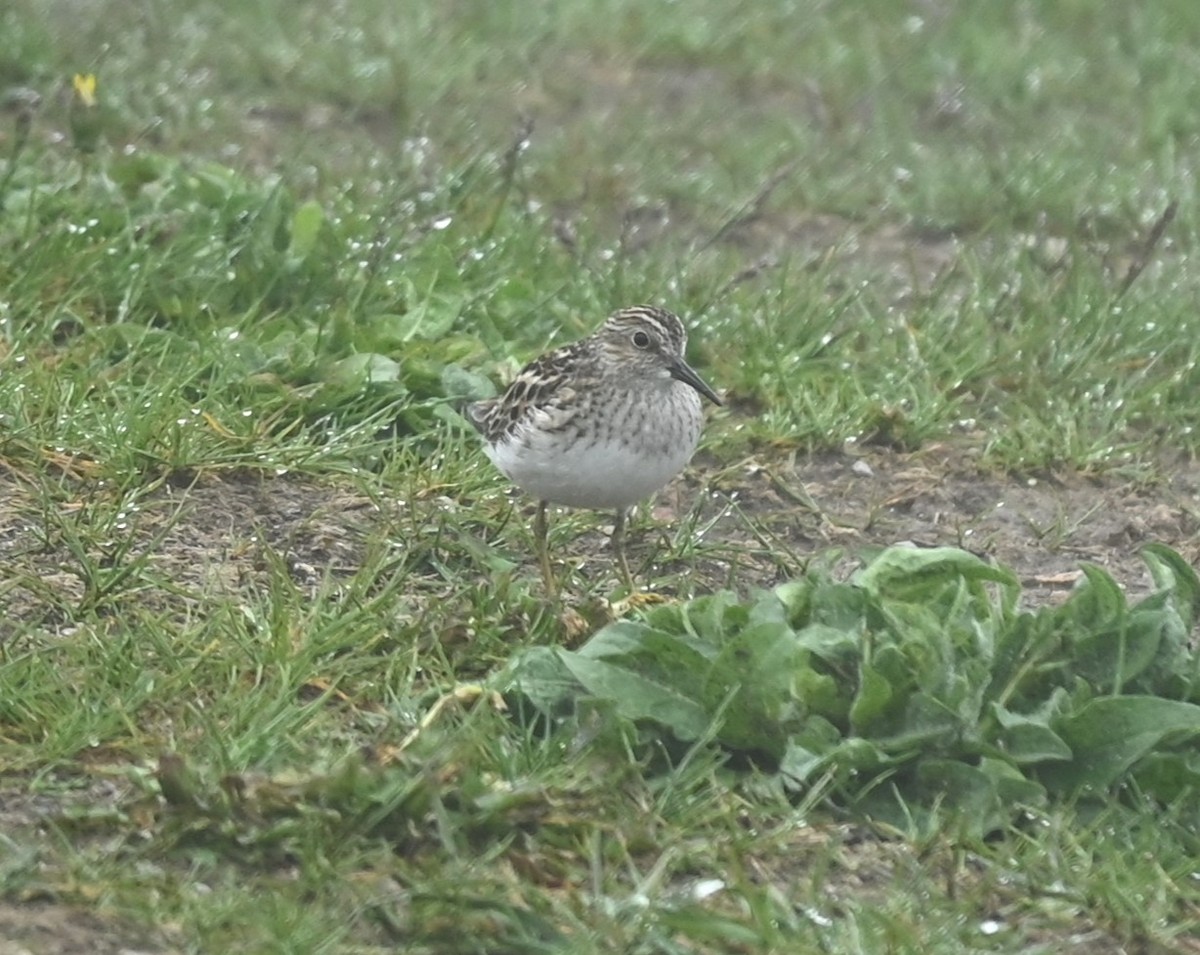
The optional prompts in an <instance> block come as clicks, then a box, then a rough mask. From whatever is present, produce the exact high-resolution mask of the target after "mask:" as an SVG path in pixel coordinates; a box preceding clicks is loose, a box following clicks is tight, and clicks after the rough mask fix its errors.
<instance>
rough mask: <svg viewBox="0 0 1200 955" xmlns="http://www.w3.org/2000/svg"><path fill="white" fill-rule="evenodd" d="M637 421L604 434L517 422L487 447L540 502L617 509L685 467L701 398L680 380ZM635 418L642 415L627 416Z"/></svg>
mask: <svg viewBox="0 0 1200 955" xmlns="http://www.w3.org/2000/svg"><path fill="white" fill-rule="evenodd" d="M680 388H686V389H687V390H686V392H684V391H676V392H675V393H673V394H672V395H671V396H670V399H673V400H670V399H668V400H667V401H666V402H664V405H666V407H662V406H660V407H659V409H658V414H655V415H650V416H649V417H647V418H646V420H645V421H642V422H640V423H639V426H638V427H636V428H631V427H630V423H631V421H630V418H629V417H626V418H624V419H623V420H622V422H621V425H622V426H621V427H617V428H615V429H613V430H610V431H608V432H607V433H593V434H590V435H585V434H582V433H578V432H575V431H574V430H572V429H567V430H564V431H558V432H545V431H540V430H537V429H536V428H523V429H519V430H518V431H517V432H516V433H515V434H513V435H512V436H510V437H509V438H508V439H507V440H505V441H502V442H499V443H497V444H495V445H493V446H491V447H489V448H488V449H487V453H488V457H490V458H491V459H492V462H493V463H494V464H495V465H496V467H497V468H499V469H500V471H502V472H503V473H504V474H505V475H506V476H507V477H508V478H509V480H511V481H512V482H513V483H514V484H516V485H517V486H518V487H519V488H521V489H522V490H523V491H525V492H526V493H527V494H530V495H532V496H534V497H536V498H537V499H538V500H541V501H549V502H551V503H552V504H563V505H566V506H568V507H589V508H595V509H598V510H621V509H623V508H626V507H629V506H631V505H633V504H636V503H637V502H638V501H641V500H644V499H645V498H647V497H649V496H650V495H651V494H653V493H654V492H655V491H657V490H658V489H659V488H661V487H663V485H665V484H666V483H667V482H668V481H670V480H671V479H672V478H673V477H675V475H677V474H678V473H679V472H680V471H682V470H683V468H684V466H685V465H686V464H687V463H688V461H689V460H690V459H691V457H692V453H693V452H694V451H695V450H696V444H697V442H698V441H699V440H700V425H701V421H702V414H701V411H700V402H699V397H698V396H696V394H695V392H694V391H692V390H691V389H690V388H687V386H685V385H681V386H680ZM631 417H633V418H640V417H641V416H640V415H635V416H631Z"/></svg>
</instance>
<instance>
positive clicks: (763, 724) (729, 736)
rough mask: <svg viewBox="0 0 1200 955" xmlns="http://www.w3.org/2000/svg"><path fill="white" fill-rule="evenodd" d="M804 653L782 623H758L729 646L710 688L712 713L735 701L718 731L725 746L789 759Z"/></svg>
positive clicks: (707, 688) (714, 671)
mask: <svg viewBox="0 0 1200 955" xmlns="http://www.w3.org/2000/svg"><path fill="white" fill-rule="evenodd" d="M799 654H800V650H799V648H798V647H797V646H796V638H795V635H794V634H793V632H792V630H791V628H790V627H788V626H787V625H786V624H785V623H783V622H781V621H775V622H762V623H758V624H752V625H751V626H748V627H746V628H745V629H744V630H742V631H741V632H740V633H737V634H735V635H734V636H733V637H731V638H730V639H729V640H728V641H727V642H726V644H725V646H724V647H723V648H722V650H721V653H720V655H719V656H718V657H717V659H716V660H715V661H713V663H712V666H711V669H710V671H709V676H708V680H707V682H706V685H705V688H704V696H705V702H706V704H707V707H706V708H707V709H708V710H709V711H710V712H714V711H715V709H716V707H718V706H720V705H721V704H722V703H723V701H724V700H726V699H729V703H728V705H727V706H725V709H724V711H723V713H722V721H721V726H720V729H719V730H718V738H719V739H720V740H721V742H722V743H724V744H725V745H726V746H730V747H732V748H735V749H750V750H759V751H762V752H765V753H770V754H771V755H773V756H776V757H778V756H781V755H782V754H783V751H784V747H785V746H786V743H787V739H786V736H785V727H784V721H785V719H786V717H787V716H788V715H789V704H790V703H791V700H792V676H793V672H794V671H795V668H796V663H797V660H798V658H799ZM730 694H732V697H731V698H730Z"/></svg>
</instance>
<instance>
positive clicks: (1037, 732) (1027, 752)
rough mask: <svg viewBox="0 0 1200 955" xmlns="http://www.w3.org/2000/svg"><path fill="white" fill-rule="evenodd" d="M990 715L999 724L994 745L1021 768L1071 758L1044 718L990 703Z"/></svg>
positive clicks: (1047, 720) (1064, 745) (1065, 745)
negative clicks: (1021, 766) (1031, 764)
mask: <svg viewBox="0 0 1200 955" xmlns="http://www.w3.org/2000/svg"><path fill="white" fill-rule="evenodd" d="M991 712H992V715H993V716H995V718H996V722H997V724H998V725H999V732H998V733H997V736H996V739H995V744H996V745H997V746H998V747H999V748H1000V750H1001V751H1002V752H1004V753H1005V755H1007V756H1008V757H1009V758H1011V759H1012V761H1013V762H1014V763H1017V764H1018V765H1025V764H1029V763H1044V762H1047V761H1049V760H1058V759H1070V758H1071V747H1069V746H1068V745H1067V744H1066V743H1064V742H1063V740H1062V737H1060V736H1059V735H1058V734H1057V733H1055V732H1054V730H1052V729H1050V725H1049V722H1050V721H1049V717H1048V716H1044V717H1041V718H1038V717H1034V716H1025V715H1023V714H1021V713H1013V712H1012V711H1010V710H1008V709H1006V708H1005V707H1003V706H1001V705H1000V704H999V703H993V704H992V706H991Z"/></svg>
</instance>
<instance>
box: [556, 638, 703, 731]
mask: <svg viewBox="0 0 1200 955" xmlns="http://www.w3.org/2000/svg"><path fill="white" fill-rule="evenodd" d="M560 656H561V659H562V661H563V664H564V665H565V666H566V668H567V669H568V670H569V671H570V672H571V675H572V676H574V677H575V679H576V680H578V681H579V682H580V684H582V686H583V687H584V688H585V689H586V690H587V691H588V693H590V694H591V695H592V696H593V697H595V698H597V699H600V700H604V701H606V702H608V703H611V704H612V705H613V707H614V708H615V709H616V711H617V712H618V713H619V714H621V715H622V716H624V717H625V718H626V719H631V720H644V719H647V720H654V721H655V722H657V723H659V724H661V725H662V726H664V727H666V728H667V729H669V730H670V731H671V732H672V733H674V734H675V735H676V736H677V737H679V738H680V739H682V740H693V739H696V738H698V737H700V736H702V735H703V734H704V732H705V731H706V730H707V729H708V728H709V727H710V726H711V724H712V720H713V717H714V715H715V714H712V713H709V712H707V711H706V710H705V709H704V707H703V706H701V705H700V704H699V703H698V702H697V701H696V700H695V699H693V698H689V697H687V696H684V695H683V694H682V693H680V692H679V690H678V688H676V687H675V686H672V685H671V684H670V683H667V682H663V681H659V680H654V679H651V678H650V677H647V676H644V675H642V674H641V673H639V672H637V671H636V670H634V669H630V668H629V667H628V666H622V665H618V664H613V663H609V662H607V661H605V660H602V659H597V658H594V657H587V656H583V655H581V654H579V653H573V652H571V651H570V650H562V651H560Z"/></svg>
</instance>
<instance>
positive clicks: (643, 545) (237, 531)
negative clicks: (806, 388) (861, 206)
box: [0, 445, 1200, 638]
mask: <svg viewBox="0 0 1200 955" xmlns="http://www.w3.org/2000/svg"><path fill="white" fill-rule="evenodd" d="M480 466H481V467H487V464H486V462H484V461H482V460H481V463H480ZM1170 470H1171V472H1172V473H1171V476H1170V478H1169V479H1164V480H1160V481H1158V482H1154V483H1129V482H1126V481H1122V480H1120V479H1118V478H1113V477H1089V476H1084V475H1075V474H1049V475H1043V476H1041V477H1039V478H1036V479H1034V478H1025V479H1019V478H1011V477H1003V476H989V475H986V474H980V473H978V472H977V471H975V470H973V469H972V468H971V466H970V464H969V462H968V461H966V460H965V459H964V458H963V457H962V455H960V454H958V453H957V452H956V451H954V450H953V449H951V448H949V447H945V446H940V445H934V446H931V447H929V448H927V449H925V450H922V451H920V452H915V453H910V454H900V453H895V452H886V451H867V452H865V453H861V454H855V455H854V456H851V455H848V454H828V455H823V456H819V457H815V458H803V457H801V458H797V459H795V460H790V459H774V460H772V459H770V458H768V457H761V456H754V457H749V458H747V459H745V460H744V461H742V462H740V463H738V464H735V465H729V466H726V467H725V468H723V469H720V470H712V469H709V468H706V467H705V465H704V463H703V462H701V463H700V464H698V465H697V466H696V467H694V468H693V469H692V471H690V472H689V474H688V475H687V476H686V477H685V478H684V479H683V480H682V481H681V482H679V483H678V484H677V485H676V486H675V487H673V488H670V489H668V490H667V491H666V492H664V494H663V495H661V497H660V504H659V505H658V506H656V507H655V508H654V510H653V517H654V518H655V519H656V520H654V521H652V522H651V524H658V525H659V526H660V527H661V528H662V529H663V531H664V532H666V531H669V530H670V526H671V524H672V523H673V521H674V519H675V518H676V515H677V514H682V513H684V512H686V510H687V509H688V508H691V507H696V508H698V511H699V513H698V515H697V517H698V519H697V521H696V523H697V525H698V526H700V525H709V524H711V526H710V527H709V528H708V530H707V531H706V533H705V540H706V542H707V543H708V544H712V545H718V546H716V547H715V548H714V549H712V550H706V551H704V552H703V554H704V556H703V557H702V558H701V559H700V561H699V562H698V566H696V567H691V568H688V571H689V578H690V579H691V580H692V581H693V584H692V586H693V587H694V589H695V590H696V591H697V592H699V591H703V590H712V589H717V588H719V587H723V586H727V585H729V584H730V583H732V585H733V586H735V587H737V588H738V589H743V590H744V589H749V588H751V587H769V586H772V585H774V584H776V583H779V582H780V581H781V580H783V579H787V578H788V577H790V576H794V575H796V574H798V573H800V572H801V571H802V570H803V567H804V566H805V564H806V563H807V561H808V559H809V558H810V557H811V556H812V555H813V554H815V553H820V552H823V551H826V550H828V549H829V548H831V547H837V548H839V549H841V550H842V551H844V552H845V553H846V555H847V560H848V561H850V562H851V563H854V562H856V555H858V554H861V553H864V552H869V551H871V550H873V549H875V548H878V547H883V546H888V545H892V544H897V543H910V544H912V545H915V546H921V547H929V546H941V545H949V546H956V547H963V548H965V549H967V550H970V551H972V552H974V553H977V554H979V555H981V556H984V557H987V558H989V559H993V560H995V561H997V562H998V563H1001V564H1003V565H1005V566H1008V567H1010V568H1012V569H1013V570H1014V571H1015V572H1016V573H1017V574H1018V575H1019V576H1020V578H1021V580H1022V583H1023V585H1024V587H1025V596H1026V600H1027V602H1029V603H1031V604H1037V603H1043V602H1046V601H1051V600H1054V599H1056V597H1059V596H1061V595H1062V594H1063V593H1064V592H1065V591H1066V590H1067V589H1069V587H1070V586H1071V585H1072V584H1073V583H1074V581H1075V580H1076V579H1078V576H1079V573H1078V567H1079V564H1080V562H1081V561H1087V562H1092V563H1096V564H1099V565H1100V566H1102V567H1104V568H1105V569H1107V570H1108V571H1109V572H1110V573H1111V574H1112V575H1113V576H1114V577H1115V578H1116V579H1117V581H1118V582H1119V583H1121V584H1122V585H1123V586H1124V587H1125V588H1126V590H1127V592H1128V593H1129V594H1130V596H1131V597H1135V596H1139V595H1142V594H1144V593H1145V592H1146V591H1147V590H1148V588H1149V586H1150V584H1151V582H1150V580H1149V578H1148V576H1147V575H1146V572H1145V567H1144V565H1143V563H1142V561H1141V560H1140V559H1139V557H1138V551H1139V548H1140V547H1141V546H1142V545H1144V544H1147V543H1150V542H1159V543H1164V544H1167V545H1168V546H1170V547H1172V548H1174V549H1176V550H1177V551H1179V552H1180V553H1181V554H1182V555H1183V557H1184V558H1185V559H1187V560H1189V561H1192V562H1193V563H1195V562H1197V561H1200V467H1198V466H1197V464H1196V463H1195V462H1179V463H1178V464H1177V465H1176V466H1175V467H1174V468H1172V469H1170ZM440 490H441V494H442V495H445V494H446V490H447V489H445V488H441V489H440ZM449 496H451V497H452V496H453V492H452V491H450V495H449ZM104 499H105V492H104V491H103V490H96V489H89V488H87V487H86V486H82V485H81V486H80V487H79V488H78V494H77V496H76V497H75V498H74V499H73V500H70V501H68V502H66V503H65V504H63V505H61V508H60V510H61V511H62V513H61V514H60V515H59V516H58V517H57V518H56V520H58V521H62V520H65V519H70V517H71V515H72V514H73V513H76V512H82V511H83V510H85V509H88V508H96V507H100V506H112V505H111V501H109V502H107V504H106V503H105V501H104ZM471 503H472V502H470V501H460V502H456V504H457V506H467V507H469V506H470V505H471ZM444 505H445V501H444V498H443V499H442V500H440V501H434V500H429V501H420V500H417V501H413V502H409V503H407V504H405V505H400V504H396V505H395V506H394V508H395V509H399V508H401V507H411V508H425V509H430V510H432V509H436V508H437V507H441V506H444ZM518 506H524V504H523V503H522V504H518ZM392 507H393V506H392V505H390V504H389V503H388V502H386V501H384V502H382V503H376V502H375V501H373V500H371V499H370V498H368V497H367V496H365V495H363V494H361V493H358V492H356V491H353V490H347V489H345V488H341V487H336V486H331V485H329V484H326V483H318V482H311V481H305V480H300V479H294V478H283V479H274V478H263V477H260V476H258V475H253V474H234V475H228V474H227V475H222V476H212V477H206V478H203V479H201V480H199V481H197V482H196V483H195V484H193V485H191V486H189V487H186V488H180V487H169V486H168V487H164V488H162V489H160V490H159V491H158V492H155V493H154V494H153V495H151V496H149V497H146V498H143V499H142V500H140V501H139V502H138V505H137V513H136V514H131V515H129V516H127V518H126V519H125V521H123V522H122V523H121V524H120V527H121V528H124V530H123V533H127V534H137V535H139V536H141V537H142V538H144V539H145V540H148V541H152V542H154V543H152V544H150V545H138V546H134V547H132V548H131V549H130V553H131V554H134V555H144V556H145V557H146V558H147V564H148V565H149V566H152V567H153V575H154V577H155V578H157V579H162V580H169V581H171V582H173V583H174V584H176V585H179V586H181V587H182V588H185V589H191V590H194V591H197V592H201V593H205V594H209V595H212V594H214V593H216V594H220V593H222V592H223V593H224V594H225V595H232V594H233V593H236V592H238V591H239V590H243V589H244V588H253V587H254V586H255V584H256V581H259V580H261V579H262V575H263V574H265V573H266V572H267V568H266V567H265V566H264V562H263V556H262V548H263V547H264V546H267V547H270V548H271V549H273V550H274V551H276V552H277V553H279V554H281V555H283V556H284V557H285V558H286V560H287V561H288V566H289V568H290V570H291V572H292V573H293V575H294V576H295V577H296V578H297V581H298V582H300V583H305V582H307V583H315V582H317V581H319V580H321V579H322V578H323V577H325V576H326V575H331V576H333V577H335V578H336V577H341V576H347V575H349V574H351V573H353V572H354V571H355V570H356V569H357V567H358V566H359V563H360V561H361V559H362V555H363V552H364V547H365V543H366V541H367V539H368V537H369V536H371V535H372V534H374V535H376V536H378V534H379V532H380V530H382V531H383V533H384V534H385V535H387V534H389V533H390V532H391V531H395V530H396V529H397V528H398V526H399V523H398V521H399V519H400V515H399V514H398V512H396V511H395V510H394V511H393V513H391V514H389V513H387V510H388V509H389V508H392ZM42 518H43V515H42V513H41V512H40V510H39V509H38V508H37V507H36V506H35V504H34V497H33V493H32V491H31V490H30V489H29V488H28V487H26V486H25V485H24V484H23V483H22V482H21V481H20V480H19V479H16V478H14V477H12V476H4V475H0V560H2V561H3V568H2V569H0V596H2V597H3V600H4V603H5V612H4V614H3V617H0V638H3V637H5V636H12V635H13V634H14V633H15V632H16V631H18V630H22V629H25V628H27V627H28V626H29V625H31V624H32V625H34V626H39V625H40V626H50V627H53V626H54V625H55V623H56V618H57V617H58V616H59V613H60V612H61V609H62V608H64V607H72V606H74V605H75V604H76V602H77V601H78V600H80V599H83V597H84V594H85V583H84V581H83V579H82V576H83V575H81V573H80V570H79V565H78V562H77V560H76V559H75V558H74V557H73V556H72V554H71V553H70V550H69V548H68V546H67V543H66V541H65V535H63V534H62V533H61V532H59V531H55V530H54V529H50V530H47V528H45V527H44V526H43V525H42V523H41V521H42ZM603 526H604V519H603V518H601V519H599V520H598V521H597V524H596V525H595V529H594V530H591V531H584V532H583V533H582V534H580V535H579V536H578V537H577V538H575V539H573V540H571V541H570V542H568V543H567V545H566V548H565V550H564V552H563V553H562V554H561V555H560V556H562V557H563V558H565V559H566V560H567V562H569V563H579V562H589V561H593V560H594V561H595V562H596V564H597V566H600V565H601V564H602V563H603V562H605V561H607V560H608V555H607V550H606V548H605V546H604V542H603V539H602V536H601V535H602V530H601V528H602V527H603ZM633 537H634V539H633V540H632V541H631V545H630V547H631V554H632V556H633V557H634V558H635V559H636V558H641V559H642V560H648V561H651V562H652V561H653V560H654V557H655V549H656V547H658V546H659V542H658V541H657V540H656V538H655V535H654V533H653V531H652V529H651V527H649V526H648V525H647V523H646V522H644V521H643V522H638V524H637V525H636V526H635V531H634V532H633ZM401 543H402V542H401ZM119 544H120V542H119V541H117V540H112V541H106V542H103V545H102V546H101V547H98V549H97V550H98V552H97V553H96V554H95V558H96V559H97V561H100V562H103V560H104V558H105V553H104V548H105V547H107V548H108V549H111V550H116V549H117V548H118V547H119ZM499 544H500V546H502V547H503V548H504V550H505V551H506V553H508V554H509V555H510V556H512V557H513V558H514V559H519V558H520V557H521V555H522V554H523V553H525V552H526V550H527V547H526V544H527V542H526V541H525V540H524V538H523V537H522V536H521V534H520V532H515V534H514V532H512V531H507V532H502V537H501V539H500V542H499ZM147 547H149V548H150V549H149V551H147ZM726 553H730V554H737V555H738V557H737V562H736V564H735V565H734V566H733V568H732V570H731V567H730V563H729V562H728V561H726V560H723V559H720V558H721V557H722V555H724V554H726ZM710 554H716V555H717V556H716V557H715V558H714V557H711V556H709V555H710ZM448 556H449V557H450V559H452V560H453V559H455V558H454V557H453V555H448ZM124 559H126V560H129V559H131V558H130V557H129V556H127V557H125V558H124ZM457 559H458V560H459V561H461V560H462V559H463V558H462V557H461V556H460V557H458V558H457ZM663 569H664V570H667V571H671V570H675V569H682V568H676V567H671V566H667V567H664V568H663ZM470 570H471V568H470V567H468V566H463V567H462V572H463V573H468V572H470ZM524 570H525V572H526V573H528V574H529V575H531V576H535V575H536V569H535V566H534V565H533V562H532V561H531V560H528V559H527V560H526V567H525V568H524ZM697 574H699V576H698V577H697V576H696V575H697ZM668 580H669V578H668ZM431 583H432V582H431ZM164 598H165V595H164ZM139 599H148V598H147V596H146V594H145V593H143V594H142V595H141V596H140V597H139Z"/></svg>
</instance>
